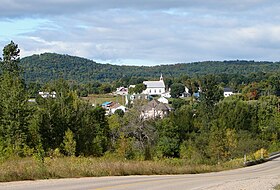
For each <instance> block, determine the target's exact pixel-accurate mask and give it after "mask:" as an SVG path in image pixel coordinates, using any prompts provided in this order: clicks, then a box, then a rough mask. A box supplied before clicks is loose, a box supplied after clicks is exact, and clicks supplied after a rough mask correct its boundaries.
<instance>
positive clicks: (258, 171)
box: [0, 158, 280, 190]
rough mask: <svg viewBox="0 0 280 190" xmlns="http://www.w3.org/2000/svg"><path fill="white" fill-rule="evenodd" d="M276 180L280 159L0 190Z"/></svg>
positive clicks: (157, 187) (108, 189)
mask: <svg viewBox="0 0 280 190" xmlns="http://www.w3.org/2000/svg"><path fill="white" fill-rule="evenodd" d="M268 176H270V177H273V178H276V179H279V183H280V158H276V159H274V160H271V161H269V162H266V163H263V164H260V165H255V166H251V167H246V168H240V169H235V170H230V171H222V172H213V173H205V174H186V175H152V176H113V177H88V178H74V179H72V178H71V179H50V180H37V181H19V182H8V183H0V190H38V189H40V190H65V189H67V190H94V189H95V190H112V189H114V190H121V189H147V190H164V189H166V190H167V189H168V190H170V189H195V190H197V189H211V188H213V187H214V188H213V189H216V188H215V187H222V186H223V185H226V184H229V183H234V182H238V181H243V182H246V183H250V180H254V179H260V178H264V177H268Z"/></svg>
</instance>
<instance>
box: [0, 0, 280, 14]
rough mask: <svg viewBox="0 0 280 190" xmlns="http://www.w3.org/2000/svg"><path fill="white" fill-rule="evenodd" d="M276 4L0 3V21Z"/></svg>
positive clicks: (228, 0)
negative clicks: (88, 13) (135, 11)
mask: <svg viewBox="0 0 280 190" xmlns="http://www.w3.org/2000/svg"><path fill="white" fill-rule="evenodd" d="M275 4H278V5H279V3H277V2H275V1H273V0H242V1H237V0H223V1H221V0H188V1H186V0H172V1H170V0H153V1H151V0H141V1H139V0H118V1H116V0H48V1H38V0H25V1H24V2H23V1H22V0H2V1H1V4H0V10H1V12H0V17H2V18H6V17H8V18H11V17H29V16H38V15H40V16H42V15H45V16H50V15H64V14H69V15H71V14H76V13H80V12H85V11H86V12H88V11H100V10H103V11H104V10H109V9H119V10H123V9H133V10H142V11H143V10H144V11H153V10H170V9H171V10H172V9H183V10H186V9H203V10H205V9H206V10H215V11H240V10H248V9H251V8H256V7H260V8H261V7H264V6H267V5H275Z"/></svg>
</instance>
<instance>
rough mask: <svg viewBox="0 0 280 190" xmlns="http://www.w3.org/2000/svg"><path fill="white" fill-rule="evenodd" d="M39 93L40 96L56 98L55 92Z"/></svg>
mask: <svg viewBox="0 0 280 190" xmlns="http://www.w3.org/2000/svg"><path fill="white" fill-rule="evenodd" d="M39 95H40V96H41V97H42V98H56V92H55V91H52V92H39Z"/></svg>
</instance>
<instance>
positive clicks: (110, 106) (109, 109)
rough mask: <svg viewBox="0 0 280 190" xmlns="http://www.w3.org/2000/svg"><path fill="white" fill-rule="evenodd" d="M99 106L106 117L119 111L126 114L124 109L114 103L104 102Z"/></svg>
mask: <svg viewBox="0 0 280 190" xmlns="http://www.w3.org/2000/svg"><path fill="white" fill-rule="evenodd" d="M101 106H102V107H103V108H104V109H105V110H106V115H110V114H114V113H115V111H116V110H119V109H121V110H123V112H126V107H125V106H123V105H121V104H119V103H116V102H104V103H102V104H101Z"/></svg>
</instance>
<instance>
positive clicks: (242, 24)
mask: <svg viewBox="0 0 280 190" xmlns="http://www.w3.org/2000/svg"><path fill="white" fill-rule="evenodd" d="M19 2H21V1H19V0H9V1H6V0H4V2H3V3H1V5H0V8H1V10H3V11H1V12H0V19H1V18H2V20H3V19H4V20H5V19H8V20H9V22H13V21H14V20H15V19H14V18H13V17H16V18H17V20H21V19H23V18H21V17H24V18H25V19H26V18H28V19H29V20H30V19H31V20H32V19H34V20H35V18H36V19H37V20H38V19H39V20H40V22H39V24H38V23H37V24H36V25H34V24H30V25H31V26H33V25H34V26H36V27H35V28H32V30H28V31H26V30H24V32H20V33H19V32H16V33H15V34H17V35H13V36H11V37H13V39H14V41H15V42H16V43H18V44H19V45H20V47H22V56H27V55H31V54H33V53H42V52H56V53H64V54H71V55H77V56H83V57H87V58H90V59H94V60H101V61H103V62H107V61H108V62H111V63H124V64H125V61H124V60H129V61H135V62H137V63H140V62H141V60H142V62H143V63H148V62H149V61H150V62H151V63H152V64H155V63H158V64H160V63H176V62H192V61H203V60H226V59H256V60H274V61H276V60H279V56H278V53H277V51H278V52H279V49H280V47H279V45H278V44H280V43H279V41H280V40H279V37H278V34H279V32H280V29H279V28H280V16H278V15H279V14H278V12H279V11H280V10H279V9H280V8H279V7H280V6H278V5H279V3H277V2H276V1H272V0H243V1H242V2H241V1H236V0H224V1H220V0H207V1H206V0H193V1H183V0H174V1H169V0H162V1H150V0H149V1H148V0H143V1H136V0H135V1H133V0H130V1H128V0H127V1H125V0H119V1H115V0H107V1H104V0H103V1H101V0H100V1H99V0H92V1H90V0H80V1H75V0H70V1H69V0H68V1H66V0H56V1H54V0H49V1H44V2H40V3H39V2H38V1H33V0H26V1H25V3H24V5H22V6H19V5H20V4H19ZM1 6H2V7H1ZM35 7H36V8H35ZM264 15H265V16H264ZM41 20H42V21H43V22H41ZM30 22H32V21H30ZM15 24H16V23H15ZM13 29H14V28H13ZM6 31H7V30H6ZM7 36H9V35H7ZM2 44H4V42H3V40H2V41H1V42H0V45H2Z"/></svg>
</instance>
